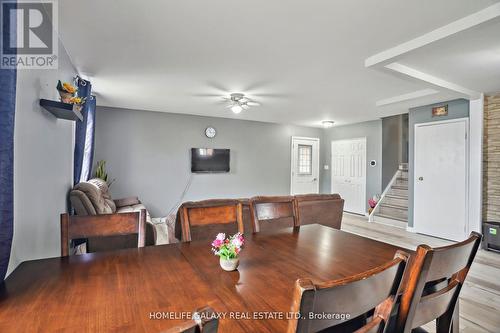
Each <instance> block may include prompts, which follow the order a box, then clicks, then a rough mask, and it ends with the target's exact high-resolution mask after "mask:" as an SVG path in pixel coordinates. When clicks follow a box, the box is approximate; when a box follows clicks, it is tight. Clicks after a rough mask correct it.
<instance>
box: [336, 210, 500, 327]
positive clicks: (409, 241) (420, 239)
mask: <svg viewBox="0 0 500 333" xmlns="http://www.w3.org/2000/svg"><path fill="white" fill-rule="evenodd" d="M342 230H344V231H348V232H352V233H354V234H358V235H361V236H364V237H368V238H372V239H375V240H379V241H383V242H386V243H390V244H393V245H396V246H401V247H406V248H409V249H415V248H416V247H417V246H418V245H419V244H428V245H430V246H432V247H435V246H443V245H448V244H451V243H452V242H451V241H447V240H443V239H440V238H435V237H430V236H425V235H421V234H415V233H411V232H408V231H406V230H404V229H401V228H397V227H392V226H388V225H384V224H379V223H376V222H371V223H370V222H367V218H365V217H362V216H356V215H351V214H344V217H343V220H342ZM425 329H427V330H429V331H430V332H435V328H434V324H433V323H430V324H427V325H426V326H425ZM460 331H461V332H471V333H476V332H492V333H498V332H500V253H495V252H490V251H484V250H479V252H478V254H477V256H476V259H475V260H474V263H473V264H472V268H471V271H470V272H469V275H468V276H467V279H466V281H465V285H464V288H463V289H462V292H461V296H460Z"/></svg>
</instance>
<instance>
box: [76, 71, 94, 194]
mask: <svg viewBox="0 0 500 333" xmlns="http://www.w3.org/2000/svg"><path fill="white" fill-rule="evenodd" d="M77 80H78V82H77V86H78V96H80V97H85V98H86V102H85V104H84V106H83V109H82V116H83V121H77V122H76V132H75V153H74V161H75V162H74V163H75V165H74V173H73V174H74V179H73V183H74V185H76V184H78V183H79V182H84V181H87V180H89V178H90V176H91V172H92V164H93V159H94V137H95V111H96V99H95V96H92V85H91V83H90V82H89V81H87V80H83V79H81V78H78V79H77Z"/></svg>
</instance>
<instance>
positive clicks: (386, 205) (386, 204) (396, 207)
mask: <svg viewBox="0 0 500 333" xmlns="http://www.w3.org/2000/svg"><path fill="white" fill-rule="evenodd" d="M380 207H387V208H393V209H399V210H407V209H408V207H405V206H401V205H394V204H389V203H385V202H382V203H381V204H380Z"/></svg>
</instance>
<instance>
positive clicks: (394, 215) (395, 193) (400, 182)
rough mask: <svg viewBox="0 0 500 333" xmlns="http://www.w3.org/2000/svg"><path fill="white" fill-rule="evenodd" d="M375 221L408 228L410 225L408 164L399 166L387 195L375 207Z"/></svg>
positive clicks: (386, 192)
mask: <svg viewBox="0 0 500 333" xmlns="http://www.w3.org/2000/svg"><path fill="white" fill-rule="evenodd" d="M373 221H375V222H378V223H383V224H388V225H393V226H396V227H400V228H406V226H407V223H408V163H402V164H400V165H399V168H398V171H397V172H396V174H395V175H394V178H393V179H392V181H391V183H389V185H388V188H387V189H386V191H385V195H383V196H382V198H381V199H380V202H379V204H378V205H377V207H375V211H374V214H373Z"/></svg>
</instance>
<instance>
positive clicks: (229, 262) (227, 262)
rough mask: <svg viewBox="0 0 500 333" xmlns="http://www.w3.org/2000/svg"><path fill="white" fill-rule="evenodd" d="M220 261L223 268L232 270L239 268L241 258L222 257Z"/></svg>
mask: <svg viewBox="0 0 500 333" xmlns="http://www.w3.org/2000/svg"><path fill="white" fill-rule="evenodd" d="M219 263H220V267H222V269H223V270H225V271H228V272H232V271H234V270H236V268H238V265H239V264H240V259H239V258H233V259H224V258H222V257H220V258H219Z"/></svg>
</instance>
